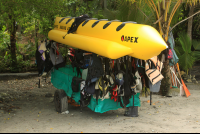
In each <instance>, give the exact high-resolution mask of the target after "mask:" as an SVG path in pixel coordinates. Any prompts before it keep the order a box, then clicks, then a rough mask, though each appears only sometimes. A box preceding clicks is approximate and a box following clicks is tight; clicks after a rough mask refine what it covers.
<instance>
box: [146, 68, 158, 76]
mask: <svg viewBox="0 0 200 134" xmlns="http://www.w3.org/2000/svg"><path fill="white" fill-rule="evenodd" d="M155 71H156V69H155V70H153V71H152V72H151V73H149V74H148V76H149V77H150V74H152V73H153V72H155Z"/></svg>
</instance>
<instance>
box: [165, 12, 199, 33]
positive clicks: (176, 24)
mask: <svg viewBox="0 0 200 134" xmlns="http://www.w3.org/2000/svg"><path fill="white" fill-rule="evenodd" d="M198 13H200V10H199V11H198V12H196V13H195V14H193V15H191V16H189V17H187V18H185V19H184V20H182V21H180V22H178V23H176V25H174V26H173V27H172V28H171V30H170V31H169V32H171V31H172V29H173V28H174V27H175V26H177V25H178V24H180V23H182V22H183V21H186V20H187V19H189V18H191V17H193V16H195V15H196V14H198Z"/></svg>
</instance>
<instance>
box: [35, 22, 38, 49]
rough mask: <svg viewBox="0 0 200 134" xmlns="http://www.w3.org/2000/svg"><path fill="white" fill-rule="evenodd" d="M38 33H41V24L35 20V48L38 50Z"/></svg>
mask: <svg viewBox="0 0 200 134" xmlns="http://www.w3.org/2000/svg"><path fill="white" fill-rule="evenodd" d="M38 31H39V23H38V20H37V19H35V46H36V48H38Z"/></svg>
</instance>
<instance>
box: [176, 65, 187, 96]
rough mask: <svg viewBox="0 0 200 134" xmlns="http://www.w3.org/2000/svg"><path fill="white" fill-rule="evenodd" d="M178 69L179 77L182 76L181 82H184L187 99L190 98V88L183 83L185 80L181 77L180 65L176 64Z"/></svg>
mask: <svg viewBox="0 0 200 134" xmlns="http://www.w3.org/2000/svg"><path fill="white" fill-rule="evenodd" d="M174 64H175V63H174ZM176 67H177V70H178V73H179V76H180V78H181V82H182V85H183V89H184V91H185V95H186V97H188V96H190V92H189V90H188V88H187V87H186V85H185V83H184V81H183V79H182V77H181V73H180V69H179V64H178V63H176Z"/></svg>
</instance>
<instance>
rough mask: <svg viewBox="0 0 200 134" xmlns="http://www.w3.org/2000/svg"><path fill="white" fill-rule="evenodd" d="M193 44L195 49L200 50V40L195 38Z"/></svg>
mask: <svg viewBox="0 0 200 134" xmlns="http://www.w3.org/2000/svg"><path fill="white" fill-rule="evenodd" d="M192 45H193V47H194V49H195V50H200V42H199V41H197V40H194V39H193V40H192Z"/></svg>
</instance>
